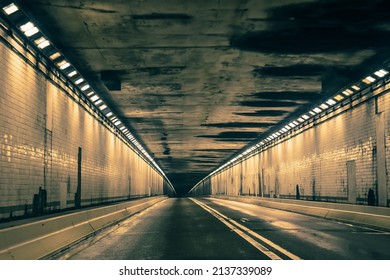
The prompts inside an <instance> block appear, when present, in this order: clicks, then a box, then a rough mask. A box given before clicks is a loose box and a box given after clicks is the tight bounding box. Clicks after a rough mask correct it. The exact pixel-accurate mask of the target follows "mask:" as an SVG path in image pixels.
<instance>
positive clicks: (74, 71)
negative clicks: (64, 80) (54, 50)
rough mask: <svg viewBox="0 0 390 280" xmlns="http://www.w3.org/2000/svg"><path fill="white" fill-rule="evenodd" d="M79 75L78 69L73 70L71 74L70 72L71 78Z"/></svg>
mask: <svg viewBox="0 0 390 280" xmlns="http://www.w3.org/2000/svg"><path fill="white" fill-rule="evenodd" d="M76 75H77V71H76V70H73V71H72V72H70V73H69V74H68V77H69V78H72V77H73V76H76Z"/></svg>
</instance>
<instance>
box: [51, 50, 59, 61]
mask: <svg viewBox="0 0 390 280" xmlns="http://www.w3.org/2000/svg"><path fill="white" fill-rule="evenodd" d="M60 56H61V54H60V53H59V52H56V53H53V54H52V55H51V56H50V59H51V60H55V59H57V58H59V57H60Z"/></svg>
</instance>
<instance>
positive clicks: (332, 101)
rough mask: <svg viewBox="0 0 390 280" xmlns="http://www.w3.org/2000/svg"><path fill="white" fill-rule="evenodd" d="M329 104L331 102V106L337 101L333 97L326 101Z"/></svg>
mask: <svg viewBox="0 0 390 280" xmlns="http://www.w3.org/2000/svg"><path fill="white" fill-rule="evenodd" d="M326 103H327V104H329V105H330V106H332V105H334V104H336V101H334V100H333V99H329V100H328V101H326Z"/></svg>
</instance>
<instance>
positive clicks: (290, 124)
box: [288, 122, 296, 128]
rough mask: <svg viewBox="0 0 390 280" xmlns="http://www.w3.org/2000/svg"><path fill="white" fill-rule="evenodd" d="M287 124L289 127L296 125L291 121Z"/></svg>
mask: <svg viewBox="0 0 390 280" xmlns="http://www.w3.org/2000/svg"><path fill="white" fill-rule="evenodd" d="M288 125H289V126H290V127H291V128H294V127H296V125H295V124H294V123H292V122H291V123H289V124H288Z"/></svg>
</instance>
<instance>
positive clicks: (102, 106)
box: [99, 104, 107, 111]
mask: <svg viewBox="0 0 390 280" xmlns="http://www.w3.org/2000/svg"><path fill="white" fill-rule="evenodd" d="M106 108H107V105H106V104H103V105H101V106H100V107H99V109H100V110H102V111H103V110H104V109H106Z"/></svg>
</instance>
